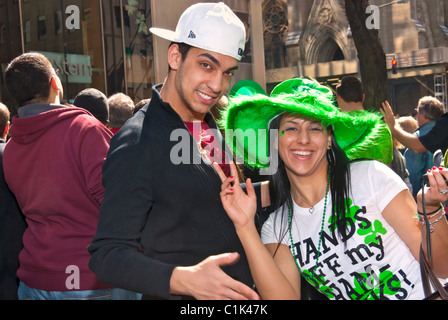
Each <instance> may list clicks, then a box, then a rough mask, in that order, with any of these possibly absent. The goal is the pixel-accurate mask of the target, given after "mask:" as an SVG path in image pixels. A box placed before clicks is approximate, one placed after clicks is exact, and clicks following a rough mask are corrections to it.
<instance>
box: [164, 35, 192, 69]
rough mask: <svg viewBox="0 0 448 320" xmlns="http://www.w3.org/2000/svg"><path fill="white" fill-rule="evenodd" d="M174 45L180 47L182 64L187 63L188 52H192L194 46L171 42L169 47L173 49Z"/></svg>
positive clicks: (169, 67)
mask: <svg viewBox="0 0 448 320" xmlns="http://www.w3.org/2000/svg"><path fill="white" fill-rule="evenodd" d="M173 44H177V45H178V46H179V52H180V54H181V55H182V62H183V61H185V59H186V58H187V55H188V52H189V51H190V49H191V48H193V47H192V46H190V45H189V44H186V43H183V42H171V43H170V45H169V47H171V46H172V45H173ZM168 71H171V66H168Z"/></svg>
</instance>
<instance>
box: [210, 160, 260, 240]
mask: <svg viewBox="0 0 448 320" xmlns="http://www.w3.org/2000/svg"><path fill="white" fill-rule="evenodd" d="M213 166H214V167H215V169H216V171H217V172H218V174H219V176H220V178H221V181H222V186H221V193H220V196H221V201H222V205H223V207H224V209H225V210H226V212H227V214H228V216H229V217H230V219H231V220H232V222H233V224H234V225H235V228H236V230H237V231H238V230H240V229H243V228H244V227H245V226H248V225H250V224H253V223H254V219H255V212H256V210H257V197H256V195H255V190H254V187H253V185H252V182H251V180H250V179H247V181H246V189H247V194H246V193H245V192H244V191H243V189H242V188H241V186H240V182H239V179H238V173H237V169H236V166H235V164H234V163H233V162H232V163H230V172H231V175H232V177H230V178H227V177H226V175H225V174H224V172H223V171H222V170H221V167H220V166H219V165H218V164H217V163H213Z"/></svg>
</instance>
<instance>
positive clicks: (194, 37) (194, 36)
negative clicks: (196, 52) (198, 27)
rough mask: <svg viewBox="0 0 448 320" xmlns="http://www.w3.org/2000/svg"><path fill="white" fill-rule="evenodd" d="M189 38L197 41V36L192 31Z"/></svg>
mask: <svg viewBox="0 0 448 320" xmlns="http://www.w3.org/2000/svg"><path fill="white" fill-rule="evenodd" d="M188 38H191V39H196V35H195V34H194V32H193V31H190V34H189V35H188Z"/></svg>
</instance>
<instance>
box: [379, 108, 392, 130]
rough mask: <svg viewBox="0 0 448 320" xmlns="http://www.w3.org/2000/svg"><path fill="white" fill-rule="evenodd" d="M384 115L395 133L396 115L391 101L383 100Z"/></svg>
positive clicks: (382, 110)
mask: <svg viewBox="0 0 448 320" xmlns="http://www.w3.org/2000/svg"><path fill="white" fill-rule="evenodd" d="M380 111H381V113H382V114H383V116H384V122H385V123H386V124H387V126H388V127H389V129H390V131H391V132H392V133H393V132H394V129H395V116H394V112H393V111H392V108H391V107H390V104H389V102H387V101H384V102H383V108H382V109H381V110H380Z"/></svg>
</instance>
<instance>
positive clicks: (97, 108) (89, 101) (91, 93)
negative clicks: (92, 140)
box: [73, 88, 109, 126]
mask: <svg viewBox="0 0 448 320" xmlns="http://www.w3.org/2000/svg"><path fill="white" fill-rule="evenodd" d="M73 105H74V106H76V107H79V108H83V109H86V110H87V111H89V112H90V113H91V114H92V115H93V116H94V117H95V118H97V119H98V120H99V121H100V122H101V123H102V124H104V125H105V126H109V104H108V102H107V97H106V96H105V94H104V93H102V92H101V91H100V90H98V89H95V88H87V89H84V90H82V91H81V92H80V93H78V95H77V96H76V97H75V100H74V102H73Z"/></svg>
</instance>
